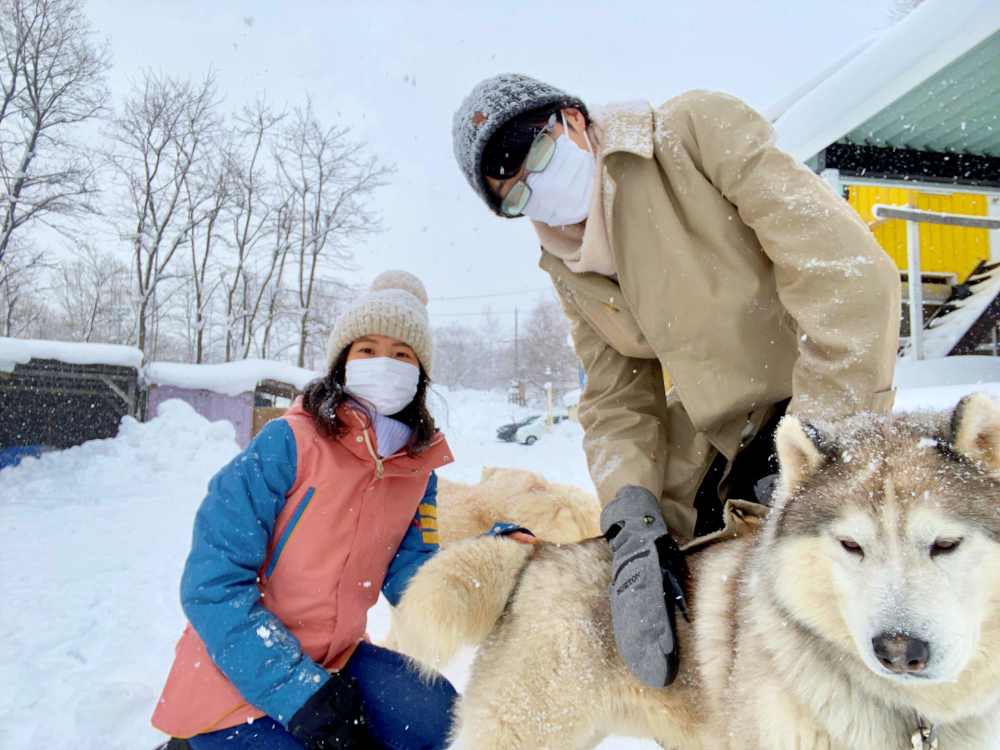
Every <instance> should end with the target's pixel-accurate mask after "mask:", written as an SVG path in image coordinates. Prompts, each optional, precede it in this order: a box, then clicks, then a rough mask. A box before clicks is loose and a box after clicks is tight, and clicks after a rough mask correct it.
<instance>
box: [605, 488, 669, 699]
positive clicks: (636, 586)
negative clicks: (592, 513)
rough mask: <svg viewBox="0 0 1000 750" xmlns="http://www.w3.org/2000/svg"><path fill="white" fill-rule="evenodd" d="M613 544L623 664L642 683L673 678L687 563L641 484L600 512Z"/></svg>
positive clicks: (615, 619)
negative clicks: (678, 615)
mask: <svg viewBox="0 0 1000 750" xmlns="http://www.w3.org/2000/svg"><path fill="white" fill-rule="evenodd" d="M601 531H603V532H604V536H605V538H606V539H607V540H608V543H609V544H610V545H611V550H612V552H613V557H612V563H611V624H612V626H613V627H614V632H615V643H617V644H618V652H619V653H620V654H621V655H622V658H623V659H624V660H625V664H626V665H627V666H628V668H629V669H630V670H631V671H632V673H633V674H634V675H635V676H636V677H638V678H639V679H640V680H641V681H642V682H643V683H644V684H646V685H649V686H650V687H664V686H665V685H669V684H670V683H672V682H673V681H674V678H675V677H677V669H678V666H679V664H680V650H679V647H678V646H679V644H678V643H677V638H676V631H675V625H676V611H677V609H680V611H681V613H682V614H683V615H684V617H685V619H686V618H687V602H686V600H685V598H684V586H685V584H686V582H687V563H686V562H685V560H684V555H683V554H681V552H680V550H678V549H677V544H676V542H674V540H673V538H672V537H671V536H670V533H669V532H668V531H667V524H666V522H665V521H664V520H663V513H662V512H661V511H660V506H659V503H658V502H657V501H656V498H655V497H654V496H653V493H652V492H650V491H649V490H647V489H646V488H644V487H637V486H635V485H628V486H626V487H622V488H621V489H620V490H619V491H618V493H617V494H616V495H615V498H614V500H612V501H611V502H610V503H609V504H608V505H607V506H606V507H605V508H604V510H603V512H602V513H601Z"/></svg>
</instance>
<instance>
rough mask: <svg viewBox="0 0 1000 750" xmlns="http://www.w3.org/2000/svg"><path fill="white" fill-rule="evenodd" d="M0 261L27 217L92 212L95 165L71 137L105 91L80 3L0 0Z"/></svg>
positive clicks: (101, 54) (105, 62) (103, 56)
mask: <svg viewBox="0 0 1000 750" xmlns="http://www.w3.org/2000/svg"><path fill="white" fill-rule="evenodd" d="M0 54H2V55H3V60H2V68H0V183H2V186H3V195H2V196H0V261H2V259H3V257H4V255H5V254H6V253H7V251H8V249H9V248H10V245H11V241H12V239H13V237H14V235H15V233H16V232H17V230H18V229H20V228H21V227H23V226H24V225H26V224H28V223H29V222H32V221H40V222H45V223H49V224H53V220H54V219H56V218H57V217H60V216H67V215H72V214H77V213H79V212H81V211H91V210H93V208H92V206H91V205H90V203H89V199H90V198H91V197H92V196H93V195H94V193H95V192H96V190H97V185H96V180H95V172H96V166H95V164H94V163H93V161H92V160H91V159H90V157H89V155H88V152H87V151H85V150H84V149H83V148H82V147H81V146H80V145H79V144H77V143H75V142H74V141H72V140H71V136H72V134H73V132H74V126H78V125H80V124H82V123H85V122H87V121H89V120H93V119H94V118H96V117H98V116H99V115H100V114H101V113H102V112H103V110H104V108H105V103H106V101H107V98H108V91H107V87H106V85H105V74H106V73H107V71H108V69H109V67H110V62H109V56H108V51H107V47H106V46H98V45H97V44H95V42H94V40H93V32H92V31H91V28H90V24H89V22H88V21H87V19H86V17H85V16H84V14H83V10H82V5H81V2H80V0H0Z"/></svg>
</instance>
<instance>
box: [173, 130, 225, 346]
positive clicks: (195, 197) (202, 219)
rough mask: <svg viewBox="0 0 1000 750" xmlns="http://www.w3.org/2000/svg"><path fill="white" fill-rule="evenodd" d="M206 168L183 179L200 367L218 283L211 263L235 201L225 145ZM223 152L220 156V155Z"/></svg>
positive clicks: (193, 320) (191, 306)
mask: <svg viewBox="0 0 1000 750" xmlns="http://www.w3.org/2000/svg"><path fill="white" fill-rule="evenodd" d="M212 151H213V152H214V153H209V154H208V155H207V156H206V158H205V160H204V164H202V165H200V167H199V168H197V169H193V170H191V171H189V172H188V173H187V175H186V176H185V177H184V198H185V203H186V205H187V219H186V224H187V226H188V232H187V234H188V244H189V246H190V251H191V253H190V260H191V271H190V274H191V275H190V282H191V284H190V286H191V290H190V292H191V293H190V295H188V296H189V300H188V302H189V305H188V306H187V307H188V309H189V310H190V312H191V315H190V318H191V319H190V321H189V323H190V326H191V328H192V329H193V331H194V341H193V355H194V361H195V362H196V363H198V364H201V362H203V361H204V357H205V325H206V322H207V320H206V315H207V312H208V306H209V304H210V303H211V301H212V297H213V295H214V292H215V289H216V287H217V286H218V283H219V282H218V281H217V280H213V279H210V278H209V276H208V272H209V262H210V261H211V260H212V259H213V258H214V256H215V254H216V253H215V251H216V250H217V247H218V245H219V244H221V241H220V237H219V231H218V230H219V222H220V220H221V218H222V217H223V212H224V211H225V209H226V208H227V206H228V205H229V203H230V200H231V198H232V194H233V190H232V184H231V181H230V169H229V164H228V157H227V156H226V155H225V147H224V145H223V144H216V148H214V149H212ZM220 152H221V153H220Z"/></svg>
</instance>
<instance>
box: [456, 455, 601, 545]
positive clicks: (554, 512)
mask: <svg viewBox="0 0 1000 750" xmlns="http://www.w3.org/2000/svg"><path fill="white" fill-rule="evenodd" d="M600 515H601V506H600V505H599V504H598V502H597V498H596V497H594V496H593V495H592V494H590V493H588V492H584V491H583V490H581V489H579V488H578V487H573V486H572V485H568V484H556V483H554V482H549V481H547V480H546V479H545V478H544V477H541V476H539V475H538V474H535V473H533V472H530V471H525V470H523V469H504V468H496V467H492V466H487V467H485V468H484V469H483V472H482V476H481V477H480V481H479V484H463V483H461V482H450V481H448V480H447V479H440V480H439V481H438V531H439V535H440V539H441V545H442V546H447V545H449V544H452V543H454V542H457V541H459V540H460V539H468V538H469V537H472V536H478V535H479V534H482V533H483V532H484V531H486V530H487V529H489V528H490V527H491V526H493V524H494V523H495V522H496V521H510V522H512V523H516V524H518V525H519V526H524V527H525V528H526V529H530V530H531V531H532V532H533V533H534V534H535V535H536V536H537V537H538V538H539V539H544V540H546V541H549V542H556V543H558V544H566V543H568V542H578V541H580V540H581V539H588V538H591V537H595V536H599V535H600V533H601V529H600Z"/></svg>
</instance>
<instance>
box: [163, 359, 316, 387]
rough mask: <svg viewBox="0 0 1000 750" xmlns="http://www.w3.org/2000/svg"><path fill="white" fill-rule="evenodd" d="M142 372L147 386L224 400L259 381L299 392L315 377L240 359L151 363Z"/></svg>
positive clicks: (285, 366)
mask: <svg viewBox="0 0 1000 750" xmlns="http://www.w3.org/2000/svg"><path fill="white" fill-rule="evenodd" d="M143 372H144V375H145V379H146V382H147V383H149V384H151V385H170V386H174V387H177V388H191V389H201V390H206V391H212V392H213V393H221V394H223V395H225V396H238V395H239V394H241V393H246V392H247V391H253V390H254V389H255V388H256V387H257V384H258V383H260V382H261V381H262V380H276V381H278V382H279V383H288V384H289V385H293V386H295V387H296V388H298V389H299V390H302V389H303V388H304V387H305V386H306V384H307V383H308V382H309V381H310V380H313V379H315V378H317V377H319V373H318V372H314V371H312V370H305V369H303V368H301V367H296V366H295V365H290V364H288V363H286V362H274V361H272V360H268V359H243V360H239V361H236V362H226V363H224V364H218V365H191V364H180V363H177V362H152V363H150V364H148V365H146V368H145V370H144V371H143Z"/></svg>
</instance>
